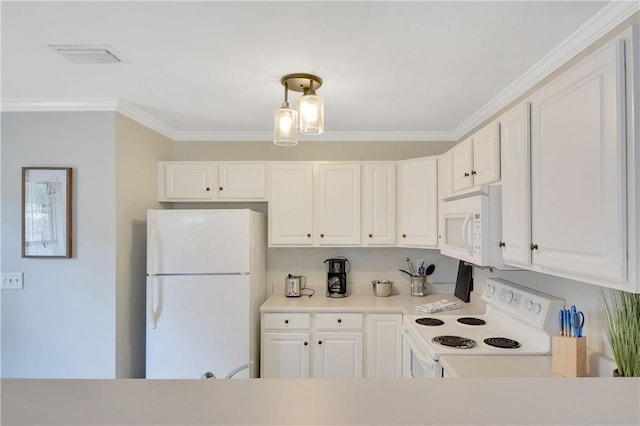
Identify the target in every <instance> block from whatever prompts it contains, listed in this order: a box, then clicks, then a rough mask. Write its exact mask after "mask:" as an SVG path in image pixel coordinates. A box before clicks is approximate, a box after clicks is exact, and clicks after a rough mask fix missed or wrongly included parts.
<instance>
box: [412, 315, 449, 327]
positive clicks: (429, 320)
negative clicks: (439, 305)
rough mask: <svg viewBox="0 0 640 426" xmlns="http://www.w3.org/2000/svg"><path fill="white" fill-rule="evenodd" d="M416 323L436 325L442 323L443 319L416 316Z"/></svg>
mask: <svg viewBox="0 0 640 426" xmlns="http://www.w3.org/2000/svg"><path fill="white" fill-rule="evenodd" d="M416 324H420V325H428V326H432V327H435V326H438V325H443V324H444V321H442V320H441V319H438V318H426V317H425V318H418V319H417V320H416Z"/></svg>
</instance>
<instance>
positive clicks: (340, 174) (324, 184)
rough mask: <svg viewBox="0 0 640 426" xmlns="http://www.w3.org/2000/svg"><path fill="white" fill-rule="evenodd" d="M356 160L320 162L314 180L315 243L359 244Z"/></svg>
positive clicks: (358, 172)
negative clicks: (315, 205) (315, 207)
mask: <svg viewBox="0 0 640 426" xmlns="http://www.w3.org/2000/svg"><path fill="white" fill-rule="evenodd" d="M360 167H361V165H360V163H357V164H354V163H321V164H318V166H317V168H318V171H317V179H316V180H315V183H314V188H315V197H316V198H315V199H316V202H317V209H316V212H317V231H316V234H317V235H316V236H314V237H316V238H314V239H315V240H316V241H317V244H318V245H321V246H323V245H327V246H340V245H351V246H353V245H360V192H361V188H360V174H361V171H360Z"/></svg>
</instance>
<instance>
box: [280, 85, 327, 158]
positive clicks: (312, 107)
mask: <svg viewBox="0 0 640 426" xmlns="http://www.w3.org/2000/svg"><path fill="white" fill-rule="evenodd" d="M280 83H282V85H283V86H284V102H283V103H282V106H281V107H280V108H278V109H277V110H276V113H275V116H274V124H273V143H274V144H276V145H281V146H293V145H297V144H298V130H300V131H301V132H302V133H305V134H308V135H319V134H322V133H323V132H324V100H323V99H322V98H321V97H320V96H318V95H316V90H317V89H318V88H319V87H320V86H322V79H321V78H320V77H318V76H315V75H312V74H302V73H298V74H288V75H285V76H284V77H282V78H281V79H280ZM289 90H293V91H294V92H302V94H303V95H302V96H301V97H300V99H299V100H298V109H297V110H296V109H293V108H291V106H290V104H289V99H288V94H289Z"/></svg>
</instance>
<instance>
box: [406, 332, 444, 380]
mask: <svg viewBox="0 0 640 426" xmlns="http://www.w3.org/2000/svg"><path fill="white" fill-rule="evenodd" d="M402 377H405V378H412V379H414V378H440V377H442V368H441V367H440V363H438V362H437V361H434V360H433V359H432V358H431V357H430V356H429V355H428V354H427V353H426V351H424V350H423V349H422V347H421V346H420V345H419V343H418V341H417V339H416V337H414V336H412V335H411V333H410V331H409V330H407V329H403V331H402Z"/></svg>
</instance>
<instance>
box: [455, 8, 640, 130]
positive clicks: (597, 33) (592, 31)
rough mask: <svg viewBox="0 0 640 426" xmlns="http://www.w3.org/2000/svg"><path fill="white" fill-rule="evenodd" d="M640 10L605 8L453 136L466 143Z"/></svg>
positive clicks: (477, 113) (480, 110) (490, 102)
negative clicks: (477, 130)
mask: <svg viewBox="0 0 640 426" xmlns="http://www.w3.org/2000/svg"><path fill="white" fill-rule="evenodd" d="M639 10H640V3H639V2H637V1H613V2H611V3H609V4H608V5H607V6H605V7H603V8H602V10H601V11H600V12H598V13H597V14H596V15H594V16H593V17H592V18H591V19H590V20H588V21H587V22H586V23H584V24H583V25H582V26H581V27H580V28H578V29H577V30H576V31H574V32H573V34H571V35H570V36H569V37H567V38H566V39H565V40H564V41H563V42H562V43H560V44H559V45H558V46H557V47H555V48H554V49H553V50H552V51H551V52H549V53H548V54H547V55H545V56H544V57H543V58H542V59H541V60H540V61H538V63H536V64H535V65H534V66H532V67H531V68H530V69H529V70H528V71H527V72H525V73H524V74H522V75H521V76H520V77H519V78H518V79H517V80H515V81H514V82H513V83H511V84H510V85H509V86H507V87H506V88H505V89H504V90H503V91H501V92H500V93H499V94H498V95H497V96H496V97H495V98H493V99H492V100H491V101H489V102H488V103H487V104H486V105H484V106H483V107H482V108H480V109H479V110H478V111H476V112H475V113H474V114H472V115H471V116H470V117H469V118H468V119H466V120H465V121H464V122H463V123H462V124H460V125H459V126H458V127H456V129H455V130H454V131H453V132H452V134H453V135H454V136H455V139H456V140H459V139H462V138H463V137H464V136H465V135H466V134H468V133H469V132H471V131H472V130H473V129H475V128H476V127H478V126H479V125H481V124H482V123H483V122H484V121H485V120H487V119H488V118H489V117H491V116H492V115H494V114H495V113H497V112H499V111H500V110H502V109H503V108H505V107H506V106H507V105H509V104H510V103H511V102H513V101H514V100H516V99H517V98H518V97H520V96H522V95H523V94H524V93H526V92H527V91H528V90H529V89H531V88H533V87H534V86H535V85H536V84H538V83H539V82H540V81H542V80H543V79H544V78H545V77H547V76H548V75H549V74H551V73H552V72H554V71H555V70H557V69H558V68H560V67H561V66H562V65H564V64H566V63H567V62H568V61H569V60H571V59H572V58H573V57H575V56H576V55H577V54H578V53H580V52H582V51H583V50H584V49H586V48H587V47H589V46H590V45H591V44H593V43H595V42H596V41H597V40H598V39H600V38H601V37H603V36H605V35H606V34H607V33H608V32H609V31H611V30H613V29H614V28H615V27H616V26H617V25H619V24H621V23H622V22H624V21H625V20H626V19H628V18H630V17H631V16H633V14H634V13H636V12H638V11H639Z"/></svg>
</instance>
